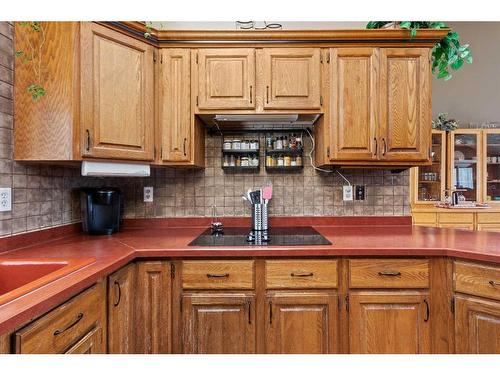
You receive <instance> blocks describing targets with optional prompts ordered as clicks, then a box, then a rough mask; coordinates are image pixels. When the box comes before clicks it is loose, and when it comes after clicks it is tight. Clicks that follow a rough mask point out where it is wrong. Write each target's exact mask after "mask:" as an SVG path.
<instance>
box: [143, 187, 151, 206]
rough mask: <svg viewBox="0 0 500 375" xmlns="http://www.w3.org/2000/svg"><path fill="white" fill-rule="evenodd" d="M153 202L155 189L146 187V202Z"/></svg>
mask: <svg viewBox="0 0 500 375" xmlns="http://www.w3.org/2000/svg"><path fill="white" fill-rule="evenodd" d="M152 201H153V187H152V186H145V187H144V202H152Z"/></svg>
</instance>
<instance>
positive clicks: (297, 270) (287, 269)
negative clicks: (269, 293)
mask: <svg viewBox="0 0 500 375" xmlns="http://www.w3.org/2000/svg"><path fill="white" fill-rule="evenodd" d="M336 287H337V261H336V260H268V261H266V288H268V289H281V288H336Z"/></svg>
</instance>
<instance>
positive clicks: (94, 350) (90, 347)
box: [64, 327, 105, 354]
mask: <svg viewBox="0 0 500 375" xmlns="http://www.w3.org/2000/svg"><path fill="white" fill-rule="evenodd" d="M102 337H103V334H102V328H101V327H96V328H94V329H93V330H92V331H90V332H89V333H87V334H86V335H85V336H84V337H83V338H82V339H81V340H80V341H78V342H77V343H76V344H75V345H73V346H72V347H71V348H69V349H68V350H67V351H66V353H64V354H102V353H105V344H104V342H103V340H102Z"/></svg>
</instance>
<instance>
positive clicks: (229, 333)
mask: <svg viewBox="0 0 500 375" xmlns="http://www.w3.org/2000/svg"><path fill="white" fill-rule="evenodd" d="M182 306H183V326H184V338H183V339H184V342H183V347H184V353H188V354H245V353H250V354H251V353H255V343H256V340H255V326H256V324H255V295H254V294H253V293H250V292H246V293H237V292H223V293H204V292H195V293H187V294H185V295H184V296H183V297H182Z"/></svg>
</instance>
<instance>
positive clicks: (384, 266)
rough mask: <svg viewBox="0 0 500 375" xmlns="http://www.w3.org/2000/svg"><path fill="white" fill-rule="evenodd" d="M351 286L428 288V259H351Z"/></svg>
mask: <svg viewBox="0 0 500 375" xmlns="http://www.w3.org/2000/svg"><path fill="white" fill-rule="evenodd" d="M349 286H350V287H351V288H368V289H369V288H428V287H429V261H428V260H426V259H354V260H350V261H349Z"/></svg>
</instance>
